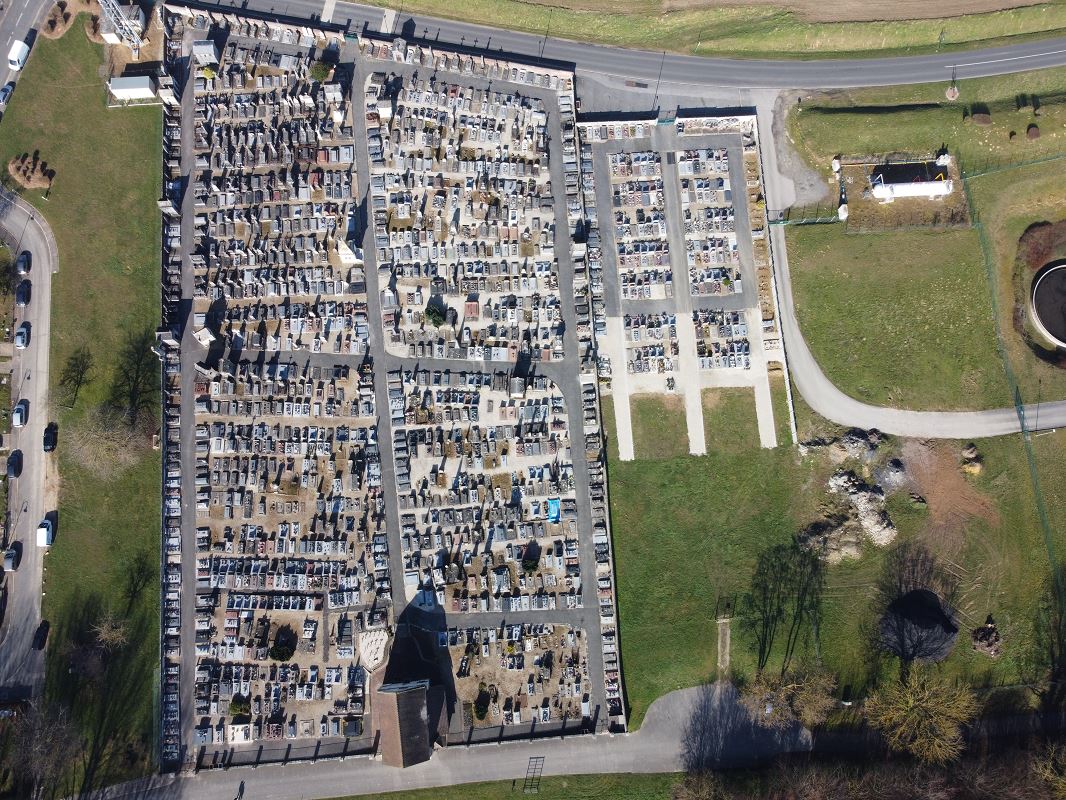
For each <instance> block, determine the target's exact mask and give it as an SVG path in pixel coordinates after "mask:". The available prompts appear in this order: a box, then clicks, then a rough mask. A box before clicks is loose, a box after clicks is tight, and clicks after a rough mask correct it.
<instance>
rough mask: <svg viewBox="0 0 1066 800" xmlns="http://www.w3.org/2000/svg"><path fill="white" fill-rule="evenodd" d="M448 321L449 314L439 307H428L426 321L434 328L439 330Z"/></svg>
mask: <svg viewBox="0 0 1066 800" xmlns="http://www.w3.org/2000/svg"><path fill="white" fill-rule="evenodd" d="M446 319H447V312H446V311H445V310H444V309H443V308H441V307H440V306H439V305H429V306H426V320H427V321H428V322H429V323H430V324H431V325H433V326H435V327H437V328H439V327H440V326H441V325H443V324H444V321H445V320H446Z"/></svg>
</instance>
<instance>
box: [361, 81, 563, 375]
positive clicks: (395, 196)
mask: <svg viewBox="0 0 1066 800" xmlns="http://www.w3.org/2000/svg"><path fill="white" fill-rule="evenodd" d="M365 103H366V118H367V147H368V149H369V157H370V172H371V175H370V190H371V201H370V202H371V211H372V224H373V228H374V247H375V250H376V253H377V261H378V269H379V271H380V272H381V277H382V280H381V285H382V286H387V287H388V288H386V289H384V290H383V292H382V325H383V326H384V330H385V343H386V348H387V350H388V351H389V352H392V353H394V354H396V355H410V356H418V357H432V358H452V359H469V360H472V361H484V360H493V361H514V360H516V359H517V358H518V357H519V356H523V357H527V358H529V359H531V360H533V361H552V360H558V359H560V358H561V357H562V327H561V323H562V315H561V308H560V297H559V291H558V290H559V268H558V263H557V261H556V254H555V226H556V221H555V208H554V201H553V196H552V191H551V180H550V177H549V174H548V168H547V160H548V154H547V135H546V122H547V110H546V108H545V106H544V103H543V101H542V100H540V99H539V98H536V97H531V96H527V95H523V94H522V93H521V92H518V91H507V90H499V89H486V88H473V87H470V86H462V85H459V84H457V83H452V82H448V81H442V80H438V79H435V78H428V79H427V78H415V77H413V76H412V77H403V76H397V75H391V76H390V75H386V74H385V73H384V72H377V73H374V74H372V75H371V76H370V77H369V78H368V80H367V85H366V89H365Z"/></svg>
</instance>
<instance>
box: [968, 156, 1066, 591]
mask: <svg viewBox="0 0 1066 800" xmlns="http://www.w3.org/2000/svg"><path fill="white" fill-rule="evenodd" d="M1060 159H1066V154H1064V155H1059V156H1056V157H1054V158H1047V159H1037V160H1035V161H1028V162H1018V163H1015V164H1014V165H1012V166H1003V165H1000V166H995V167H989V166H988V165H985V166H984V167H982V168H981V170H979V171H962V163H961V160H960V163H959V168H960V171H961V173H962V176H963V177H962V188H963V192H965V194H966V205H967V207H968V208H969V209H970V221H971V224H972V225H973V227H974V229H975V230H976V231H977V237H978V241H979V242H980V245H981V255H982V257H983V260H984V264H985V277H986V279H987V281H988V290H989V295H990V299H991V302H992V315H993V319H994V320H995V332H996V347H997V349H998V350H999V353H1000V358H1002V360H1003V369H1004V372H1005V373H1006V377H1007V384H1008V386H1009V388H1010V392H1011V397H1012V399H1013V401H1014V410H1015V413H1016V414H1017V415H1018V422H1019V424H1020V426H1021V431H1022V437H1021V438H1022V445H1023V447H1024V448H1025V458H1026V462H1027V463H1028V466H1029V480H1030V482H1031V483H1032V487H1033V497H1034V500H1035V503H1036V511H1037V516H1038V517H1039V520H1040V527H1041V531H1042V533H1043V537H1044V547H1045V548H1046V550H1047V554H1048V561H1049V564H1050V567H1051V577H1052V581H1053V587H1052V588H1053V589H1054V591H1055V596H1056V599H1057V600H1058V603H1059V608H1061V609H1066V585H1064V581H1063V575H1062V571H1061V570H1060V569H1059V561H1058V556H1057V555H1056V547H1055V538H1054V533H1053V531H1052V527H1051V520H1050V518H1049V517H1048V513H1047V503H1046V502H1045V500H1044V493H1043V491H1042V490H1041V487H1040V468H1039V466H1038V465H1037V461H1036V454H1035V453H1034V451H1033V442H1032V438H1031V436H1030V431H1029V428H1028V424H1027V420H1026V411H1025V402H1024V400H1023V398H1022V391H1021V387H1020V386H1019V385H1018V380H1017V377H1016V375H1015V373H1014V368H1013V366H1012V365H1011V361H1010V355H1009V353H1008V351H1007V346H1006V341H1005V340H1004V337H1003V326H1002V325H1001V323H1000V315H999V300H998V295H999V292H998V290H997V284H998V282H997V279H996V272H997V269H996V258H995V252H994V251H993V249H992V245H991V244H990V243H989V239H988V232H987V231H986V229H985V226H984V224H983V223H982V221H981V215H980V212H979V211H978V210H977V207H976V206H975V205H974V202H973V194H972V192H971V190H970V182H971V181H972V180H975V179H978V178H981V177H984V176H986V175H992V174H995V173H999V172H1004V171H1007V170H1010V169H1021V168H1023V167H1027V166H1033V165H1035V164H1042V163H1047V162H1049V161H1057V160H1060Z"/></svg>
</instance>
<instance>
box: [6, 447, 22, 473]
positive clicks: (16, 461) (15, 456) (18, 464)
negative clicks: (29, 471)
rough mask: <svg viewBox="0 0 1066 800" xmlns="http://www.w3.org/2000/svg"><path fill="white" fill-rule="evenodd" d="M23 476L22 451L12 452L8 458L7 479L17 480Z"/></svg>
mask: <svg viewBox="0 0 1066 800" xmlns="http://www.w3.org/2000/svg"><path fill="white" fill-rule="evenodd" d="M21 474H22V451H21V450H12V451H11V455H9V456H8V457H7V477H9V478H17V477H18V476H19V475H21Z"/></svg>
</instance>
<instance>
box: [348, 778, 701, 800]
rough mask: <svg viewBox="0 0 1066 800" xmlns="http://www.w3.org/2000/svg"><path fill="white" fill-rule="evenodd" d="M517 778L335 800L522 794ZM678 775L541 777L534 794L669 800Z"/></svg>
mask: <svg viewBox="0 0 1066 800" xmlns="http://www.w3.org/2000/svg"><path fill="white" fill-rule="evenodd" d="M515 779H516V781H517V783H516V784H514V786H512V782H511V781H493V782H488V783H464V784H460V785H459V786H442V787H440V788H438V789H413V790H407V791H403V792H388V793H385V794H361V795H355V796H346V797H343V798H341V797H338V798H335V800H400V798H402V799H403V800H496V799H497V798H501V799H502V798H507V797H515V796H521V795H522V785H523V781H524V779H525V776H524V775H518V776H515ZM680 779H681V776H680V775H672V774H665V775H661V774H651V775H633V774H629V775H626V774H623V775H568V776H566V777H565V778H541V781H540V791H539V792H538V793H537V797H540V798H543V799H544V800H593V798H612V800H671V798H672V797H673V788H674V787H675V786H676V785H677V784H678V783H679V782H680Z"/></svg>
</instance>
